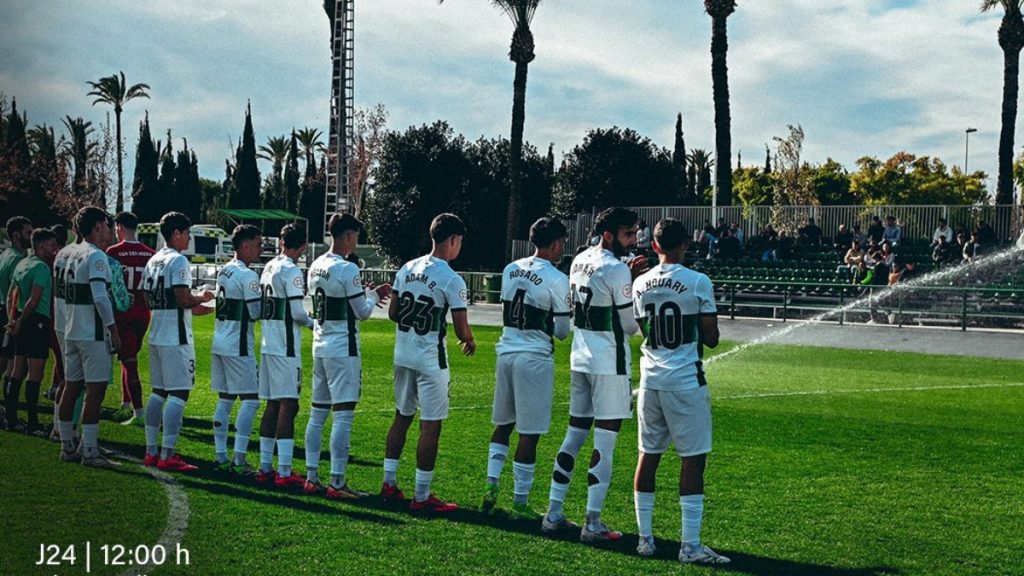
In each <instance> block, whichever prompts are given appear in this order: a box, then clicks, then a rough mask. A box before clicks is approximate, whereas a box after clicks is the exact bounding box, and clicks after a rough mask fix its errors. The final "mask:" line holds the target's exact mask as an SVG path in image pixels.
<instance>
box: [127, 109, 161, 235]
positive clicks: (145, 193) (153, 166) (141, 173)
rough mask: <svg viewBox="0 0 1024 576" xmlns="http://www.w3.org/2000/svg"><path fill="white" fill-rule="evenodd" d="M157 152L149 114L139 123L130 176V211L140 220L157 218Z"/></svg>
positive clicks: (158, 196) (158, 194) (158, 215)
mask: <svg viewBox="0 0 1024 576" xmlns="http://www.w3.org/2000/svg"><path fill="white" fill-rule="evenodd" d="M159 164H160V159H159V154H158V153H157V149H156V145H155V144H154V143H153V136H152V134H151V133H150V130H149V114H148V113H147V114H146V118H145V120H143V121H142V122H140V123H139V143H138V145H137V146H136V148H135V173H134V177H133V178H132V211H133V212H135V214H136V216H138V217H139V220H141V221H142V222H155V221H156V220H157V219H159V217H160V214H159V210H160V208H159V205H158V203H159V199H160V190H159V186H158V184H157V181H158V179H159Z"/></svg>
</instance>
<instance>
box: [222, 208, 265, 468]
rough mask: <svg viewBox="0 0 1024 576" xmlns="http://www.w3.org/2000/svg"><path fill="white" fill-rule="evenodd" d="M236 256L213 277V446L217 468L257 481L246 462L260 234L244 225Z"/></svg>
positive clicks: (255, 382) (254, 390)
mask: <svg viewBox="0 0 1024 576" xmlns="http://www.w3.org/2000/svg"><path fill="white" fill-rule="evenodd" d="M231 245H232V246H233V247H234V249H235V257H234V259H232V260H231V262H228V263H227V264H225V265H224V266H223V267H222V268H221V269H220V271H219V272H218V273H217V322H216V325H215V326H214V330H213V346H212V347H211V352H212V356H211V358H210V387H211V388H212V389H213V391H214V392H216V393H217V396H218V399H217V407H216V409H214V412H213V445H214V450H215V453H216V465H217V469H218V470H220V471H221V472H230V473H232V474H237V475H240V476H247V477H248V476H255V475H256V469H255V468H253V467H252V466H250V465H249V464H248V462H246V459H245V454H246V452H248V450H249V435H250V434H251V433H252V424H253V421H254V420H255V419H256V413H257V412H259V409H260V399H259V376H258V375H257V374H258V372H257V368H256V356H255V353H254V352H253V347H254V346H253V345H254V339H255V335H254V333H253V326H254V325H255V324H256V321H257V320H259V319H260V318H261V317H262V312H261V301H262V298H261V294H260V277H259V275H258V274H256V272H255V271H253V270H251V269H250V268H249V265H250V264H252V263H253V262H259V260H260V254H262V252H263V240H262V239H261V238H260V229H259V228H257V227H255V226H250V225H248V224H244V225H241V226H236V227H235V229H234V231H233V232H232V233H231ZM236 399H237V400H239V401H240V404H241V405H240V406H239V408H238V416H237V418H235V451H234V452H235V453H234V456H233V457H232V458H231V459H230V460H229V459H228V426H229V424H230V420H231V409H232V408H234V405H235V400H236Z"/></svg>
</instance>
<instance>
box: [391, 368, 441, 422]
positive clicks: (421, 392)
mask: <svg viewBox="0 0 1024 576" xmlns="http://www.w3.org/2000/svg"><path fill="white" fill-rule="evenodd" d="M448 383H449V374H448V369H447V368H445V369H443V370H441V369H438V370H432V371H430V372H424V371H422V370H415V369H413V368H405V367H403V366H395V409H396V410H398V413H399V414H401V415H402V416H413V415H415V414H416V407H417V406H418V407H419V409H420V420H426V421H428V422H432V421H436V420H444V419H445V418H448Z"/></svg>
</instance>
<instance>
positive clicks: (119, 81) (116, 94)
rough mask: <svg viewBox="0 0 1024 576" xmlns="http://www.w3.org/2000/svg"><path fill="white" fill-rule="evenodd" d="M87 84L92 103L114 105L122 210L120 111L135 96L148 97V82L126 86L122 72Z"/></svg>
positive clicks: (122, 154)
mask: <svg viewBox="0 0 1024 576" xmlns="http://www.w3.org/2000/svg"><path fill="white" fill-rule="evenodd" d="M87 84H89V86H92V90H91V91H90V92H89V93H88V94H87V96H95V97H96V99H95V100H93V102H92V105H93V106H95V105H97V104H100V103H102V104H110V105H111V106H113V107H114V118H115V119H116V123H117V211H118V212H120V211H121V210H124V183H123V180H124V169H123V168H122V167H121V161H122V158H123V156H124V152H123V148H122V146H123V143H122V140H121V112H122V110H124V105H125V104H126V103H128V102H129V101H131V100H134V99H135V98H149V94H148V93H146V90H149V85H148V84H141V83H140V84H133V85H131V86H128V84H127V83H126V82H125V79H124V72H121V73H120V76H118V75H117V74H111V75H110V76H105V77H103V78H100V79H99V80H98V81H96V82H87Z"/></svg>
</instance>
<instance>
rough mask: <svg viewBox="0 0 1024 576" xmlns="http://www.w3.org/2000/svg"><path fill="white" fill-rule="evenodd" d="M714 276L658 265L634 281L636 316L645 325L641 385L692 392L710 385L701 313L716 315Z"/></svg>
mask: <svg viewBox="0 0 1024 576" xmlns="http://www.w3.org/2000/svg"><path fill="white" fill-rule="evenodd" d="M717 311H718V309H717V308H716V307H715V293H714V287H713V286H712V285H711V280H710V279H709V278H708V277H707V276H705V275H704V274H701V273H700V272H696V271H694V270H690V269H689V268H687V267H685V266H682V265H680V264H668V265H658V266H655V267H654V268H652V269H651V270H649V271H648V272H647V273H645V274H644V275H642V276H640V277H639V278H637V279H636V282H634V283H633V315H634V316H635V317H636V319H637V321H638V322H639V323H640V327H641V330H642V331H643V334H644V342H643V345H641V347H640V351H641V352H642V356H641V359H640V387H641V388H648V389H650V390H689V389H692V388H697V387H698V386H702V385H704V384H705V381H704V370H703V368H702V367H701V358H702V357H703V355H704V347H703V346H702V345H701V342H700V335H701V315H703V314H715V313H716V312H717Z"/></svg>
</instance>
